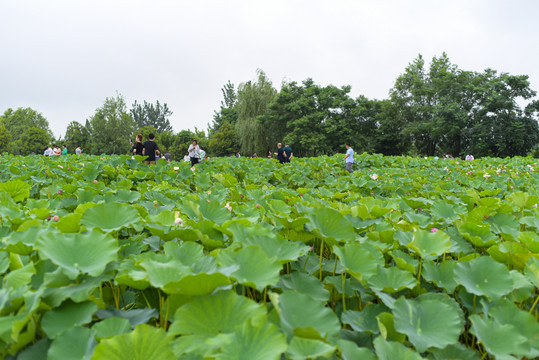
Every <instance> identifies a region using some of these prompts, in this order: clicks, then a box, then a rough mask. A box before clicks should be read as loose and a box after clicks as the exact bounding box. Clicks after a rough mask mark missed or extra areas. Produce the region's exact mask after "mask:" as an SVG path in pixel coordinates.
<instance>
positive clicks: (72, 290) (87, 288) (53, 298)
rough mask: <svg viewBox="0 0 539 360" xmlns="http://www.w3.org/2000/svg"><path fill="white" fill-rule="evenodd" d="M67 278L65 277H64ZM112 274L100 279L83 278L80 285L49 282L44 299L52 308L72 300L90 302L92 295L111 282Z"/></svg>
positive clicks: (102, 276) (68, 282)
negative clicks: (101, 285)
mask: <svg viewBox="0 0 539 360" xmlns="http://www.w3.org/2000/svg"><path fill="white" fill-rule="evenodd" d="M63 276H64V277H65V275H63ZM111 279H112V275H111V274H103V275H101V276H98V277H87V278H86V277H82V279H80V281H79V283H73V282H71V281H67V282H63V281H62V282H61V283H60V284H58V283H55V281H54V280H52V281H50V282H47V288H46V289H45V292H44V293H43V299H44V300H45V301H46V302H47V304H49V305H50V306H52V307H57V306H59V305H60V304H61V303H62V302H63V301H64V300H65V299H72V300H73V301H74V302H83V301H86V300H88V298H89V296H90V293H91V292H93V291H95V290H96V289H97V288H98V287H99V285H100V284H101V283H102V282H104V281H110V280H111Z"/></svg>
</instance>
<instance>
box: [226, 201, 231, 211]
mask: <svg viewBox="0 0 539 360" xmlns="http://www.w3.org/2000/svg"><path fill="white" fill-rule="evenodd" d="M225 208H227V209H228V211H232V206H230V203H226V205H225Z"/></svg>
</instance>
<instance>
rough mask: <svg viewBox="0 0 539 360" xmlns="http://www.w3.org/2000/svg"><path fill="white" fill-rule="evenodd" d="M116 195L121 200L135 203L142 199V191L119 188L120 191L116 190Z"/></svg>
mask: <svg viewBox="0 0 539 360" xmlns="http://www.w3.org/2000/svg"><path fill="white" fill-rule="evenodd" d="M116 197H117V199H118V200H119V201H123V202H126V203H133V202H135V201H137V200H139V199H140V193H139V192H138V191H131V190H127V189H118V191H117V192H116Z"/></svg>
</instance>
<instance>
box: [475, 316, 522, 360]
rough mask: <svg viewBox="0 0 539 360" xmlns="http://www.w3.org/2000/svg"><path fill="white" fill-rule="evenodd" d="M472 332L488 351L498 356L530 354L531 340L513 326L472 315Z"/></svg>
mask: <svg viewBox="0 0 539 360" xmlns="http://www.w3.org/2000/svg"><path fill="white" fill-rule="evenodd" d="M470 321H471V323H472V327H471V329H470V332H471V333H472V334H474V335H475V336H476V337H477V339H478V340H479V341H480V342H481V343H482V344H483V345H484V346H485V348H486V349H487V351H488V352H489V353H491V354H493V355H496V356H504V355H510V354H512V355H518V356H526V354H528V353H529V352H530V342H529V340H528V339H527V338H526V337H524V336H522V335H521V334H520V332H519V331H518V329H517V328H516V327H515V326H514V325H511V324H500V323H498V322H497V321H496V320H494V319H491V318H482V317H481V316H479V315H471V316H470Z"/></svg>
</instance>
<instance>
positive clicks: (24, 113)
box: [0, 108, 52, 155]
mask: <svg viewBox="0 0 539 360" xmlns="http://www.w3.org/2000/svg"><path fill="white" fill-rule="evenodd" d="M0 124H3V125H4V126H5V127H6V129H7V130H8V131H9V133H10V134H11V136H12V144H11V145H12V146H11V148H12V150H13V153H15V154H19V155H22V154H24V149H23V146H22V142H21V137H22V134H24V133H26V132H27V131H28V130H29V129H30V128H33V127H35V128H39V129H42V130H44V131H45V132H46V133H47V135H48V136H49V139H51V138H52V131H51V130H50V128H49V122H48V121H47V119H46V118H45V117H44V116H43V115H41V114H40V113H38V112H37V111H36V110H33V109H31V108H18V109H17V110H13V109H11V108H9V109H7V110H6V111H5V112H4V115H2V116H0Z"/></svg>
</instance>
